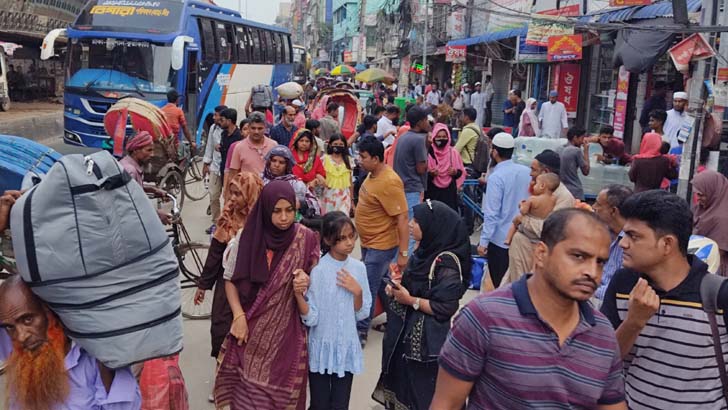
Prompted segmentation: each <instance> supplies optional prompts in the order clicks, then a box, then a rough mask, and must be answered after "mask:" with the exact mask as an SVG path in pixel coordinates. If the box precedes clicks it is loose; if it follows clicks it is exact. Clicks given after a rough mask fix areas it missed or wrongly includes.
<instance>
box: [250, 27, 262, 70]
mask: <svg viewBox="0 0 728 410" xmlns="http://www.w3.org/2000/svg"><path fill="white" fill-rule="evenodd" d="M248 34H249V35H250V37H251V38H252V39H253V41H251V43H252V46H253V64H261V63H262V62H263V59H262V58H261V57H262V56H261V54H262V53H261V49H260V37H258V30H257V29H254V28H249V29H248Z"/></svg>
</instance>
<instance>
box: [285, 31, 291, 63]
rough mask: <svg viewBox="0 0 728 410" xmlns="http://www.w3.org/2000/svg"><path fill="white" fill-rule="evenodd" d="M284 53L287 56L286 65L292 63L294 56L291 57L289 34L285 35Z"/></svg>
mask: <svg viewBox="0 0 728 410" xmlns="http://www.w3.org/2000/svg"><path fill="white" fill-rule="evenodd" d="M283 52H284V53H285V55H286V60H285V61H286V63H289V64H290V63H291V61H293V60H292V58H293V57H292V56H291V38H290V37H289V36H288V35H287V34H283Z"/></svg>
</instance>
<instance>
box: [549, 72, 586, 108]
mask: <svg viewBox="0 0 728 410" xmlns="http://www.w3.org/2000/svg"><path fill="white" fill-rule="evenodd" d="M553 72H554V76H553V83H554V84H553V87H551V89H555V90H557V91H558V92H559V100H560V101H561V102H562V103H564V106H565V107H566V115H567V117H569V118H576V110H577V108H578V107H579V77H580V75H581V66H580V65H579V64H559V65H557V66H556V67H555V69H554V71H553Z"/></svg>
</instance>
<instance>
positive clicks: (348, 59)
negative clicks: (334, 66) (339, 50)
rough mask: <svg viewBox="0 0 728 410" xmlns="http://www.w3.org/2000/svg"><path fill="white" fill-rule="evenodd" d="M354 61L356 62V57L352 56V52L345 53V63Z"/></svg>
mask: <svg viewBox="0 0 728 410" xmlns="http://www.w3.org/2000/svg"><path fill="white" fill-rule="evenodd" d="M353 61H354V56H353V55H352V54H351V51H344V62H345V63H351V62H353Z"/></svg>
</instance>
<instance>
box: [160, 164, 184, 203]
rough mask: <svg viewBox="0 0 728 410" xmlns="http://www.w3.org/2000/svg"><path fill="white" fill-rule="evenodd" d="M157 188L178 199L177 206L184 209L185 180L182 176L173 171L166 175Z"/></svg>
mask: <svg viewBox="0 0 728 410" xmlns="http://www.w3.org/2000/svg"><path fill="white" fill-rule="evenodd" d="M157 186H158V187H159V188H160V189H162V190H164V191H167V192H169V193H170V194H172V195H174V197H175V198H177V206H178V207H179V209H182V205H183V204H184V202H185V196H184V179H183V178H182V174H180V173H179V172H178V171H176V170H174V169H172V170H170V171H169V172H167V173H166V174H165V175H164V178H162V180H161V181H159V184H158V185H157Z"/></svg>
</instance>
